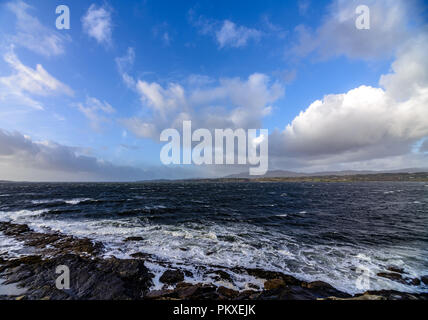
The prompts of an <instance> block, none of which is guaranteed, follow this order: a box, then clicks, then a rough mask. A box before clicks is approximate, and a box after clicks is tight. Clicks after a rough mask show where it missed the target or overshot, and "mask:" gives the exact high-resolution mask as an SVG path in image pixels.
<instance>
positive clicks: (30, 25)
mask: <svg viewBox="0 0 428 320" xmlns="http://www.w3.org/2000/svg"><path fill="white" fill-rule="evenodd" d="M6 7H7V8H8V9H9V10H10V11H12V12H13V13H14V14H15V16H16V30H17V32H16V34H15V35H13V36H10V37H9V40H10V41H11V42H12V43H13V44H15V45H19V46H22V47H25V48H27V49H29V50H32V51H34V52H36V53H38V54H41V55H44V56H48V57H49V56H54V55H60V54H62V53H64V51H65V48H64V47H65V43H66V42H67V41H70V38H69V37H67V36H64V35H63V34H61V33H59V32H58V31H54V30H52V29H50V28H48V27H46V26H44V25H42V24H41V23H40V21H39V20H38V19H37V18H36V17H34V15H33V14H31V13H30V11H31V10H33V8H32V7H31V6H30V5H28V4H27V3H25V2H23V1H14V2H10V3H7V5H6Z"/></svg>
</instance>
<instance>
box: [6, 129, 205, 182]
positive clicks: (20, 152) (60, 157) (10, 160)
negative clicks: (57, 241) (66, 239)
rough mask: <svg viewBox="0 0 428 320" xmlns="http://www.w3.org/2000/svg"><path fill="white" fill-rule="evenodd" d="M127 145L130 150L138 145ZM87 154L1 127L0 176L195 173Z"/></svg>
mask: <svg viewBox="0 0 428 320" xmlns="http://www.w3.org/2000/svg"><path fill="white" fill-rule="evenodd" d="M123 146H124V145H122V147H123ZM119 147H120V146H119ZM126 149H127V150H128V152H129V150H131V149H135V147H132V146H131V148H129V147H128V148H126ZM131 151H132V150H131ZM85 154H87V150H85V149H83V148H77V147H71V146H65V145H62V144H58V143H55V142H52V141H35V140H33V139H31V138H30V137H28V136H26V135H23V134H22V133H19V132H8V131H5V130H2V129H0V177H1V178H2V179H5V180H25V181H136V180H145V179H159V178H161V177H169V178H172V179H174V178H177V179H178V178H183V177H186V176H187V177H189V176H193V175H195V173H193V174H192V173H191V172H189V170H187V169H181V168H174V169H171V168H166V167H155V168H150V167H147V168H146V169H144V170H143V169H140V168H136V167H132V166H124V165H115V164H113V163H111V162H109V161H105V160H103V159H99V158H97V157H95V156H89V155H85ZM196 174H198V173H196Z"/></svg>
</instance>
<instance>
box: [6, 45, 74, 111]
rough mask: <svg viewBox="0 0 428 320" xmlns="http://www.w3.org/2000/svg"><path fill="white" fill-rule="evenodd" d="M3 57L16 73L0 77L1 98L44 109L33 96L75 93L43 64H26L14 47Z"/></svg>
mask: <svg viewBox="0 0 428 320" xmlns="http://www.w3.org/2000/svg"><path fill="white" fill-rule="evenodd" d="M3 58H4V61H6V62H7V63H8V64H9V66H10V67H11V68H12V69H13V70H14V73H13V74H12V75H10V76H6V77H0V100H3V101H8V102H10V101H14V102H20V103H22V104H24V105H28V106H30V107H33V108H35V109H43V106H42V105H41V103H40V102H38V101H36V100H35V99H34V98H33V97H34V96H42V97H45V96H51V95H55V94H65V95H69V96H71V95H73V91H72V90H71V89H70V88H69V87H68V86H67V85H65V84H63V83H62V82H60V81H59V80H57V79H56V78H54V77H53V76H52V75H50V74H49V73H48V72H47V71H46V70H45V69H44V68H43V66H42V65H40V64H38V65H37V66H36V69H32V68H31V67H27V66H26V65H24V64H23V63H22V62H21V61H20V60H19V59H18V57H17V56H16V55H15V53H14V52H13V49H12V50H10V51H9V52H8V53H6V54H5V55H4V57H3Z"/></svg>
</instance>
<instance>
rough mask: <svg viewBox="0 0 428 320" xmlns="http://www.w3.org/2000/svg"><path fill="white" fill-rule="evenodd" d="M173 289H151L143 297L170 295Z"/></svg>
mask: <svg viewBox="0 0 428 320" xmlns="http://www.w3.org/2000/svg"><path fill="white" fill-rule="evenodd" d="M172 292H173V290H153V291H150V292H149V293H147V294H146V295H145V296H144V298H146V299H159V298H162V297H165V296H168V295H170V294H171V293H172Z"/></svg>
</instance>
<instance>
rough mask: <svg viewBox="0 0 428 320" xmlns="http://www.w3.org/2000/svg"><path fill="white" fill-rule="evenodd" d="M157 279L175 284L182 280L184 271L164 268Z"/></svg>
mask: <svg viewBox="0 0 428 320" xmlns="http://www.w3.org/2000/svg"><path fill="white" fill-rule="evenodd" d="M159 280H160V281H161V282H163V283H166V284H176V283H178V282H181V281H183V280H184V273H183V272H182V271H180V270H166V271H165V272H164V273H163V274H162V276H161V277H160V278H159Z"/></svg>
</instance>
